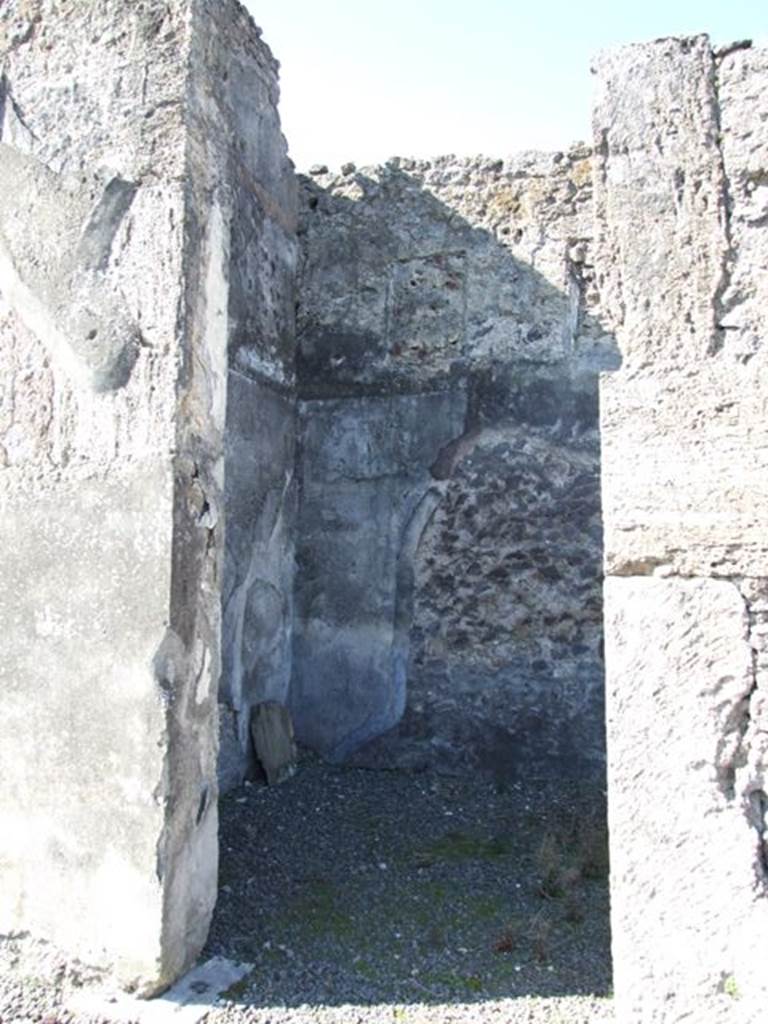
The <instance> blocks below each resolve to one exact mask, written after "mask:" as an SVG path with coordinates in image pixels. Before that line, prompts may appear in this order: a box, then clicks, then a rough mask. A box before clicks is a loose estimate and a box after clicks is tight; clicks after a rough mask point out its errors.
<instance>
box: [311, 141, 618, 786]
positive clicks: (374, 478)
mask: <svg viewBox="0 0 768 1024" xmlns="http://www.w3.org/2000/svg"><path fill="white" fill-rule="evenodd" d="M317 170H318V173H316V174H315V175H313V176H312V177H311V178H307V179H304V180H303V182H302V212H301V227H300V235H301V242H302V268H301V273H300V283H299V322H298V352H297V369H298V388H299V397H300V406H299V408H300V413H299V423H300V442H299V448H300V458H299V480H300V492H301V500H300V511H299V531H298V537H299V540H298V544H299V547H298V569H297V582H296V622H295V631H296V636H295V646H294V670H293V679H292V688H291V705H292V708H293V712H294V716H295V719H296V723H297V728H298V731H299V736H300V738H302V739H303V740H305V741H306V742H308V743H309V744H310V745H312V746H315V747H316V748H319V749H320V750H321V751H322V752H323V753H325V754H326V755H327V756H330V757H332V758H344V757H348V756H350V755H351V754H353V753H355V752H357V753H356V754H355V757H356V759H357V760H358V761H362V762H364V763H371V764H392V763H396V764H400V765H407V766H411V767H416V766H420V765H423V764H427V763H429V764H434V765H437V766H439V767H441V768H443V769H444V770H463V769H465V768H466V767H469V766H471V767H481V768H483V769H485V770H488V771H490V772H493V773H497V774H501V775H508V774H510V773H512V772H514V771H515V770H516V769H517V767H518V766H519V765H520V764H522V763H524V764H525V766H526V771H533V770H535V769H536V768H537V767H538V768H540V769H544V770H548V771H553V770H557V771H560V770H562V769H563V768H564V767H565V768H566V770H569V771H580V770H588V771H595V770H599V765H600V764H601V761H602V758H603V749H604V741H603V725H602V687H603V680H602V661H601V657H602V656H601V595H600V574H601V554H602V532H601V524H600V506H599V459H600V451H599V448H600V446H599V435H598V408H597V373H598V371H600V370H601V369H605V368H607V367H610V366H613V365H615V363H616V352H615V346H614V344H613V341H612V339H611V338H610V336H608V335H607V334H606V332H605V330H604V329H603V327H602V326H601V323H600V314H599V310H598V309H597V305H596V303H597V296H596V292H595V289H594V286H593V282H592V267H591V256H590V247H591V237H592V206H591V199H592V189H591V174H592V170H591V154H590V151H589V150H588V149H586V148H583V147H581V148H580V147H576V148H574V149H573V150H571V151H570V152H569V153H560V154H554V155H542V154H523V155H522V156H520V157H517V158H514V159H512V160H509V161H506V162H503V161H497V162H493V161H485V160H475V161H472V160H467V161H458V160H455V159H454V158H446V159H443V160H439V161H436V162H434V163H418V162H409V161H392V162H390V163H389V164H388V165H386V166H385V167H380V168H374V169H364V170H360V171H357V170H355V169H354V168H350V167H347V168H346V169H345V171H344V173H342V174H341V175H335V176H334V175H330V174H328V173H327V172H324V171H323V170H322V169H319V168H318V169H317ZM402 716H404V717H402ZM401 718H402V721H401ZM398 723H399V725H398ZM395 726H398V728H397V729H396V730H395V731H394V732H390V733H389V735H388V736H386V737H385V738H384V739H382V740H381V741H379V742H378V743H376V744H374V745H373V746H370V745H369V746H366V747H364V744H366V742H367V741H369V740H371V739H372V738H374V737H376V736H377V735H379V734H382V733H384V732H386V731H387V730H392V729H393V727H395ZM361 747H364V748H363V749H362V750H360V748H361Z"/></svg>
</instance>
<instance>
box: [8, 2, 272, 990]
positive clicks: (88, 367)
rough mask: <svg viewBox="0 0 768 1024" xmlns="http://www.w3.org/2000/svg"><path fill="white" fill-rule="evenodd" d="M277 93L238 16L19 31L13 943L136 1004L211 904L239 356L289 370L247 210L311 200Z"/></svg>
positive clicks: (32, 14) (11, 699)
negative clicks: (227, 464) (265, 331)
mask: <svg viewBox="0 0 768 1024" xmlns="http://www.w3.org/2000/svg"><path fill="white" fill-rule="evenodd" d="M272 73H273V71H272V62H271V58H269V56H268V54H267V53H266V51H265V50H264V48H263V47H262V46H261V44H260V42H259V40H258V34H257V31H256V30H255V28H254V26H253V24H252V22H251V21H250V19H249V18H248V16H247V14H246V13H245V11H244V9H243V8H241V7H240V6H239V5H237V4H234V3H226V4H221V3H219V2H218V0H184V2H182V0H171V2H166V0H164V2H162V3H161V2H155V0H145V2H142V3H140V4H131V5H116V4H82V3H77V2H74V0H56V2H54V0H9V2H6V3H5V4H3V5H2V8H0V504H1V508H2V515H1V516H0V575H1V576H2V579H3V588H2V593H0V632H1V633H2V636H3V638H4V640H3V658H2V664H1V665H0V685H1V688H2V704H3V707H2V722H1V725H0V731H1V732H2V735H1V736H0V776H1V777H2V779H3V787H2V795H0V875H2V886H0V933H11V932H27V933H31V934H32V935H34V936H37V937H42V938H46V939H49V940H51V941H53V942H55V943H57V944H58V945H60V946H62V947H63V948H64V949H65V950H66V951H67V952H68V953H69V954H70V955H76V956H79V957H81V958H82V959H84V960H85V961H87V962H88V963H91V964H95V965H103V966H104V967H111V968H114V969H115V971H116V973H117V975H118V976H119V977H120V979H121V980H122V982H123V983H124V984H126V985H128V986H130V987H132V988H135V989H137V990H138V991H140V992H142V993H148V992H152V991H154V990H156V989H158V988H161V987H163V986H164V985H167V984H168V983H169V982H170V981H172V980H173V979H174V978H175V977H176V976H177V975H178V974H179V973H181V972H182V971H183V970H184V969H185V968H186V967H187V966H188V965H189V964H190V963H191V962H192V961H193V960H194V958H195V957H196V956H197V954H198V952H199V950H200V949H201V947H202V945H203V943H204V941H205V937H206V933H207V928H208V922H209V918H210V914H211V912H212V909H213V905H214V902H215V898H216V884H217V808H216V804H217V783H216V754H217V741H216V686H217V682H218V679H219V675H220V618H221V613H220V588H221V563H222V549H223V522H224V494H223V481H224V431H225V416H226V407H227V388H228V348H230V349H235V354H234V355H233V356H232V357H231V360H230V361H231V362H232V363H234V364H235V367H237V365H238V361H240V362H245V363H247V362H248V360H247V358H246V357H247V355H248V354H249V353H250V351H251V349H254V350H256V351H257V352H258V353H259V355H261V356H262V357H263V359H264V360H266V359H267V355H266V352H267V351H269V352H271V350H268V349H267V346H266V345H263V344H262V343H261V341H260V340H259V343H258V344H257V343H255V342H254V341H253V339H252V337H251V335H252V333H254V331H253V329H252V326H251V325H250V324H249V323H248V322H247V321H246V319H245V317H244V316H243V315H242V308H243V302H244V296H245V295H246V293H247V292H248V289H249V288H251V287H252V285H251V277H255V276H256V271H255V270H252V269H251V268H252V266H256V267H258V269H259V273H261V274H262V278H261V279H260V281H262V282H264V281H265V282H266V284H265V286H268V287H270V288H273V285H272V283H271V282H270V281H269V274H270V273H272V272H273V267H272V265H271V264H270V262H269V259H270V256H271V258H272V259H273V261H274V266H275V268H278V264H279V262H280V261H279V258H278V250H279V247H278V246H277V245H275V247H274V248H275V253H274V255H272V254H269V255H268V256H265V255H264V253H263V251H262V250H260V249H259V248H258V244H256V245H254V247H253V248H252V249H249V248H248V242H247V241H246V240H244V239H243V238H242V235H243V232H244V230H245V226H244V225H245V224H247V223H248V222H247V221H246V219H245V218H246V214H249V215H250V214H251V212H252V211H253V212H252V216H253V219H254V221H255V220H256V219H257V212H256V211H257V204H255V203H252V202H251V201H250V200H249V198H248V196H249V195H251V194H252V193H254V194H256V195H260V194H261V193H260V190H263V194H264V196H265V197H266V198H265V203H266V200H267V199H270V201H271V197H272V196H273V190H274V192H276V193H277V195H278V196H279V197H280V199H279V201H280V202H284V204H285V206H286V208H288V209H289V210H290V209H291V205H290V204H291V201H292V200H291V195H292V193H291V188H292V185H291V181H290V178H289V179H288V180H287V181H282V180H281V181H280V182H278V183H277V184H275V182H276V181H277V179H278V178H279V176H280V175H281V174H282V171H283V162H282V161H283V151H282V150H281V149H280V148H279V146H278V147H277V150H276V152H277V155H276V156H275V157H274V158H273V159H272V162H271V163H270V160H269V153H270V152H274V151H275V144H274V136H275V133H276V131H277V129H276V119H275V117H274V116H272V118H271V119H270V117H269V116H268V115H266V114H264V110H265V109H266V108H267V107H268V104H269V102H271V100H272V99H273V98H274V97H273V94H272V93H270V91H269V89H270V86H269V84H267V85H264V87H263V89H262V93H264V94H266V95H262V94H260V93H259V92H258V90H255V88H254V85H255V83H256V82H259V81H262V80H265V81H266V82H267V83H269V82H270V81H271V79H269V75H271V74H272ZM265 76H266V77H265ZM272 88H273V87H272ZM270 147H272V149H270ZM270 175H272V177H270ZM281 189H282V191H280V190H281ZM277 205H278V200H277V199H275V206H276V207H277ZM233 218H237V228H236V230H233V229H232V225H233ZM275 220H277V217H275ZM259 223H261V222H259ZM260 230H262V228H260ZM291 230H292V226H291V221H290V216H288V217H287V219H286V227H285V232H286V234H287V235H288V236H290V232H291ZM263 231H264V234H265V236H266V237H267V238H268V239H269V241H268V242H267V245H268V246H269V247H270V248H271V247H272V241H271V237H270V235H269V232H273V234H277V229H275V228H274V227H273V225H272V223H271V222H269V223H267V218H264V226H263ZM254 235H255V236H256V237H257V242H258V232H257V231H256V229H254ZM245 250H247V251H248V253H249V254H250V257H251V259H252V262H251V263H249V262H248V261H247V260H246V258H245V257H244V256H243V252H244V251H245ZM284 250H285V252H286V253H287V255H286V256H285V257H284V261H285V262H286V263H290V258H291V257H290V252H291V250H290V242H286V244H285V246H284ZM279 251H282V250H279ZM233 256H235V257H236V258H237V261H238V263H237V266H238V272H239V274H240V275H242V276H244V277H245V278H246V280H245V281H244V280H243V277H242V276H241V277H238V276H237V274H235V273H233V271H232V263H231V261H232V257H233ZM266 268H269V270H267V269H266ZM274 274H275V277H279V269H274ZM279 287H280V284H279V281H278V282H277V283H275V285H274V290H275V291H277V290H279ZM280 304H281V303H280V300H279V299H277V298H276V299H275V306H276V307H277V306H279V305H280ZM282 306H285V307H290V301H289V300H288V299H285V300H284V301H283V302H282ZM237 317H240V319H239V320H238V324H237V327H238V329H234V328H233V321H234V320H235V319H236V318H237ZM289 317H290V314H288V317H287V322H288V323H290V319H289ZM271 340H272V335H270V341H271ZM241 353H245V357H241ZM274 364H275V365H278V360H277V358H275V359H274ZM233 372H234V371H233ZM277 372H278V371H277V370H275V374H277ZM264 374H265V376H268V371H264ZM229 376H230V378H231V374H230V375H229ZM246 378H247V367H246V370H245V371H243V379H246ZM255 429H256V425H255V424H252V423H250V422H244V423H243V424H241V425H240V433H241V434H245V433H247V431H248V430H255Z"/></svg>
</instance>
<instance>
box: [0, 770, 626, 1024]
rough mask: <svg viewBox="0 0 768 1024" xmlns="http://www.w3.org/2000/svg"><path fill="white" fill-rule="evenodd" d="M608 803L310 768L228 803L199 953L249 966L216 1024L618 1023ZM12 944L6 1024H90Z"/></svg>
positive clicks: (62, 980) (569, 789) (57, 983)
mask: <svg viewBox="0 0 768 1024" xmlns="http://www.w3.org/2000/svg"><path fill="white" fill-rule="evenodd" d="M603 801H604V796H603V794H602V792H600V791H599V790H594V789H592V790H586V789H584V788H579V787H577V786H575V785H573V784H570V783H559V784H557V785H555V784H552V783H549V784H543V783H540V784H535V785H534V784H530V783H529V784H527V785H526V786H525V787H523V786H522V785H520V784H513V785H509V786H508V787H499V786H494V785H493V784H492V783H490V782H488V781H486V780H482V779H477V778H474V779H469V778H467V779H464V778H446V777H440V776H433V775H429V774H421V775H405V774H399V773H394V772H370V771H364V770H360V769H357V770H355V769H341V768H331V767H328V766H327V765H323V764H321V763H320V762H318V761H316V760H314V759H304V760H303V761H302V764H301V768H300V771H299V773H298V774H297V775H296V776H295V777H294V778H293V779H291V780H289V781H288V782H286V783H284V784H283V785H281V786H278V787H274V788H268V787H266V786H264V785H261V784H258V783H254V784H252V785H246V786H245V787H244V788H242V789H240V790H238V791H236V792H234V793H232V794H230V795H229V796H227V797H226V798H224V799H222V801H221V804H220V814H221V864H220V884H221V895H220V898H219V903H218V906H217V910H216V914H215V917H214V921H213V926H212V929H211V935H210V938H209V942H208V947H207V949H206V950H205V952H204V954H203V957H204V958H207V957H210V956H214V955H222V956H226V957H228V958H230V959H233V960H238V961H247V962H248V963H251V964H253V970H252V971H251V972H250V974H248V975H247V976H246V977H245V979H244V980H243V981H242V982H240V983H238V984H237V985H236V986H234V987H233V989H232V990H230V992H229V993H228V998H227V999H226V1000H224V1001H223V1002H222V1003H221V1004H220V1005H219V1006H217V1007H216V1008H215V1009H211V1010H210V1011H209V1012H208V1014H207V1016H206V1018H205V1021H206V1024H240V1022H242V1024H245V1022H253V1024H288V1022H291V1024H298V1022H316V1024H331V1022H333V1024H336V1022H340V1024H341V1022H343V1024H356V1022H366V1024H368V1022H374V1021H375V1022H379V1021H387V1022H402V1024H408V1022H411V1024H428V1022H430V1024H431V1022H438V1021H440V1022H453V1021H456V1022H459V1021H461V1022H467V1024H468V1022H470V1021H471V1022H473V1024H475V1022H477V1024H482V1022H484V1021H489V1022H490V1021H493V1022H498V1024H502V1022H504V1024H507V1022H509V1024H512V1022H517V1021H520V1022H523V1021H526V1022H531V1024H537V1022H541V1024H544V1022H547V1024H561V1022H562V1024H581V1022H590V1024H591V1022H598V1021H606V1022H608V1021H612V1020H613V1014H612V1006H611V1000H610V997H609V993H610V978H611V965H610V953H609V929H608V886H607V878H606V867H607V864H606V859H607V855H606V852H605V846H604V842H605V826H604V821H603V817H602V812H603V811H604V806H603ZM11 946H12V943H11V944H9V943H8V942H5V943H0V1022H1V1024H10V1022H14V1024H15V1022H16V1021H17V1020H19V1021H20V1020H29V1021H43V1020H47V1021H48V1022H49V1024H53V1022H54V1021H56V1022H61V1024H70V1022H71V1024H80V1020H81V1018H78V1017H76V1016H73V1015H72V1014H67V1013H62V1011H61V1005H62V998H63V995H62V993H63V991H64V990H65V989H67V988H71V986H72V982H73V979H72V977H71V974H72V970H73V968H72V967H71V966H69V965H66V964H64V963H61V962H56V961H55V960H54V961H52V962H50V963H48V964H47V965H45V966H43V967H40V968H38V969H37V972H36V973H37V977H31V976H30V974H29V971H28V970H25V969H24V965H23V963H21V960H20V956H21V954H20V953H19V952H18V950H17V953H16V962H15V963H13V955H12V952H9V950H10V948H11ZM19 948H21V947H19ZM21 975H23V981H20V976H21ZM88 980H89V979H88V978H82V979H78V978H77V977H75V979H74V983H75V984H77V983H79V982H80V981H82V982H83V983H87V982H88ZM102 1019H103V1018H102ZM83 1020H84V1019H83Z"/></svg>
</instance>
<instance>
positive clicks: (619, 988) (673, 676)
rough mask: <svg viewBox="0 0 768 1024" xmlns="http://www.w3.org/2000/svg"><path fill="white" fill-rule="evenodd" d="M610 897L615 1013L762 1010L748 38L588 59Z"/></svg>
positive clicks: (766, 675) (757, 282)
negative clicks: (600, 332) (600, 345)
mask: <svg viewBox="0 0 768 1024" xmlns="http://www.w3.org/2000/svg"><path fill="white" fill-rule="evenodd" d="M598 72H599V82H600V90H599V94H598V100H597V106H596V111H595V133H596V136H595V139H596V148H597V154H598V157H597V166H596V168H595V185H596V231H597V235H598V239H599V242H598V256H597V266H598V284H599V289H600V293H601V297H602V312H603V316H604V318H605V320H606V322H607V323H609V324H610V325H611V326H612V327H613V328H614V329H615V332H616V337H617V340H618V342H619V345H620V348H621V352H622V356H623V363H622V367H621V370H620V371H619V372H617V373H614V374H613V375H610V376H607V377H605V378H603V382H602V389H601V396H602V442H603V470H602V472H603V502H604V515H605V563H606V572H607V575H608V578H607V580H606V588H605V600H606V625H605V628H606V658H607V691H608V696H607V699H608V752H609V817H610V832H611V860H612V877H611V905H612V915H613V947H614V972H615V991H616V997H617V1002H618V1006H617V1009H618V1013H619V1017H620V1019H621V1020H625V1021H637V1022H638V1024H639V1022H641V1021H642V1022H643V1024H648V1022H651V1021H654V1022H655V1021H659V1022H665V1024H666V1022H673V1021H682V1020H707V1021H710V1020H711V1021H714V1020H721V1019H722V1020H723V1021H739V1024H744V1022H747V1021H750V1022H752V1021H754V1022H757V1021H758V1020H763V1019H764V1018H765V1006H766V1000H767V999H768V991H767V986H766V980H765V963H764V951H765V949H766V944H767V943H768V846H767V845H766V840H767V839H768V836H767V835H766V808H767V807H768V800H767V798H766V755H767V754H768V671H767V670H768V658H767V651H766V634H767V633H768V629H767V628H766V623H767V622H768V547H767V546H766V531H765V522H766V509H767V508H768V483H767V481H768V444H767V443H766V430H765V424H766V412H767V411H768V387H767V385H766V380H768V376H767V374H766V370H767V367H766V362H767V360H768V344H767V339H768V273H767V272H768V232H767V231H766V226H767V225H768V100H767V99H766V97H768V51H766V50H760V49H752V48H745V47H743V46H742V47H734V48H731V49H729V50H726V51H724V52H721V53H713V52H712V51H711V49H710V45H709V41H708V39H707V38H706V37H699V38H695V39H684V40H680V39H667V40H660V41H658V42H656V43H653V44H650V45H647V46H634V47H629V48H627V49H624V50H620V51H618V52H616V53H613V54H609V55H607V56H605V57H604V58H602V59H601V60H600V61H599V63H598Z"/></svg>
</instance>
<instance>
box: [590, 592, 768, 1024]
mask: <svg viewBox="0 0 768 1024" xmlns="http://www.w3.org/2000/svg"><path fill="white" fill-rule="evenodd" d="M606 664H607V674H608V692H607V717H608V753H609V819H610V822H609V824H610V834H611V908H612V910H611V912H612V933H613V958H614V977H615V988H616V995H617V1000H618V1001H619V1009H620V1013H621V1014H622V1018H621V1019H622V1020H626V1021H637V1022H643V1024H645V1022H647V1021H659V1022H662V1021H663V1022H667V1021H677V1020H683V1019H687V1018H686V1017H685V1015H686V1013H687V1014H689V1015H692V1017H693V1018H694V1019H699V1020H709V1019H710V1017H709V1016H708V1013H709V1012H710V1010H709V1008H714V1007H716V1006H717V1004H718V1003H719V1002H722V1001H725V1002H727V1001H728V999H729V996H728V992H729V990H731V989H732V988H735V989H736V990H737V991H738V992H740V993H741V994H742V995H743V996H744V997H750V996H758V995H760V994H763V995H764V994H765V982H764V971H763V963H762V952H761V950H762V949H764V948H765V945H764V944H765V942H766V939H768V892H766V873H765V863H766V861H765V849H764V846H763V832H764V827H765V826H764V822H762V823H759V822H757V821H756V820H755V817H754V814H753V810H752V802H753V797H752V793H753V792H754V787H755V783H756V780H755V778H754V777H753V775H752V772H751V771H750V769H748V768H747V763H748V761H749V753H748V748H749V737H748V733H749V731H750V729H756V728H757V729H763V730H764V729H765V728H766V725H768V720H766V718H765V709H764V708H762V709H761V710H758V705H757V704H756V703H755V678H754V673H753V666H752V650H751V647H750V643H749V618H748V609H747V606H746V604H745V601H744V599H743V598H742V596H741V594H740V593H739V590H738V588H737V587H736V586H735V585H734V584H733V583H729V582H726V581H723V580H704V579H699V580H679V579H669V580H661V579H611V580H608V581H607V582H606ZM755 715H759V716H760V722H761V724H760V725H758V723H757V720H754V719H753V718H752V716H755ZM750 723H751V724H750ZM758 788H759V785H758ZM728 979H733V980H732V982H729V981H728ZM731 1010H732V1012H733V1013H734V1014H738V1012H739V1006H738V1004H737V1003H736V1002H735V1000H733V999H732V997H731ZM731 1019H733V1020H737V1019H738V1020H740V1021H741V1019H742V1018H741V1017H738V1016H735V1015H734V1016H733V1017H732V1018H731ZM744 1019H745V1020H746V1019H747V1018H744ZM749 1019H751V1018H749ZM755 1019H757V1018H755Z"/></svg>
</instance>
